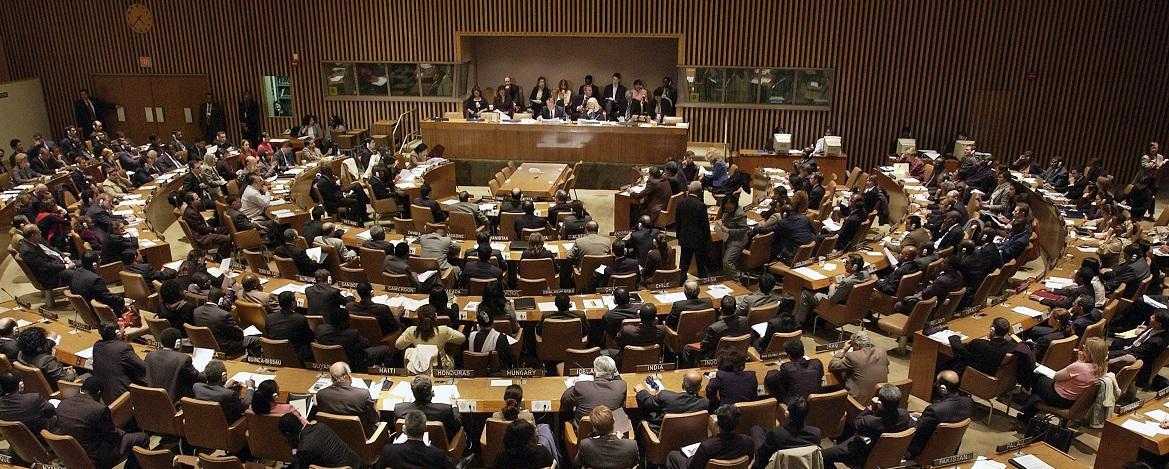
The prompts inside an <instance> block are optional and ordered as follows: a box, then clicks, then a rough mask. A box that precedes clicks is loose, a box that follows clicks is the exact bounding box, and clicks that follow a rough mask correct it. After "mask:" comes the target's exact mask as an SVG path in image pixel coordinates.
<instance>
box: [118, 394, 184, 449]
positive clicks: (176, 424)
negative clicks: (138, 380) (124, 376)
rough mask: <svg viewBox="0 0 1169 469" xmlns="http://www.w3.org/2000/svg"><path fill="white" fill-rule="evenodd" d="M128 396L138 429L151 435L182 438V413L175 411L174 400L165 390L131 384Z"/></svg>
mask: <svg viewBox="0 0 1169 469" xmlns="http://www.w3.org/2000/svg"><path fill="white" fill-rule="evenodd" d="M129 394H130V403H131V404H132V405H133V407H134V409H135V421H136V422H137V423H138V428H141V429H142V431H144V432H147V433H150V434H152V435H161V436H168V437H182V436H183V411H181V410H175V400H174V399H172V398H171V396H170V395H168V394H167V392H166V390H165V389H163V388H148V387H146V386H139V385H137V384H131V385H130V389H129Z"/></svg>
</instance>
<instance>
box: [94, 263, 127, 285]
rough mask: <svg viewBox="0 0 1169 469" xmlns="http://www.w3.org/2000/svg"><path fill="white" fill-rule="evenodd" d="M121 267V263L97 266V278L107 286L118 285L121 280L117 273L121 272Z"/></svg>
mask: <svg viewBox="0 0 1169 469" xmlns="http://www.w3.org/2000/svg"><path fill="white" fill-rule="evenodd" d="M123 267H124V266H123V265H122V261H116V262H111V263H109V264H102V265H99V266H98V267H97V276H98V277H101V279H102V281H104V282H106V283H107V284H109V285H113V284H116V283H119V282H121V281H122V279H121V277H120V276H118V272H121V271H122V268H123Z"/></svg>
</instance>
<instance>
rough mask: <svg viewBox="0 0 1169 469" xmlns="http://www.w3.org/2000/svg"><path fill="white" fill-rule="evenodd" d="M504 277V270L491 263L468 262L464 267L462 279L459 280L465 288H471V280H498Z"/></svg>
mask: <svg viewBox="0 0 1169 469" xmlns="http://www.w3.org/2000/svg"><path fill="white" fill-rule="evenodd" d="M502 275H503V270H502V269H500V268H499V267H496V266H494V265H491V263H490V262H482V261H478V260H474V261H468V262H467V264H466V265H464V266H463V274H462V278H461V279H459V284H460V285H462V286H464V287H470V285H471V279H473V278H478V279H488V278H490V279H498V278H499V277H500V276H502Z"/></svg>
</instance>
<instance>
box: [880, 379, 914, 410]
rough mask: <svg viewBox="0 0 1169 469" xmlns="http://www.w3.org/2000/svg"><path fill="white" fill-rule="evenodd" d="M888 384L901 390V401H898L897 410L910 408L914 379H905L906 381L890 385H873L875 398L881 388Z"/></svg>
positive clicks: (894, 382)
mask: <svg viewBox="0 0 1169 469" xmlns="http://www.w3.org/2000/svg"><path fill="white" fill-rule="evenodd" d="M886 384H891V385H893V386H895V387H896V388H897V389H899V390H901V400H900V401H897V408H899V409H907V408H909V395H910V394H911V392H910V391H911V390H912V389H913V379H910V378H905V379H902V380H898V381H893V382H890V383H877V384H875V385H873V395H874V396H875V395H877V390H879V389H881V387H882V386H884V385H886Z"/></svg>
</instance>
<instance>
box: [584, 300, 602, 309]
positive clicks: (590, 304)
mask: <svg viewBox="0 0 1169 469" xmlns="http://www.w3.org/2000/svg"><path fill="white" fill-rule="evenodd" d="M584 306H585V309H605V302H604V301H603V300H590V299H586V300H584Z"/></svg>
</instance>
